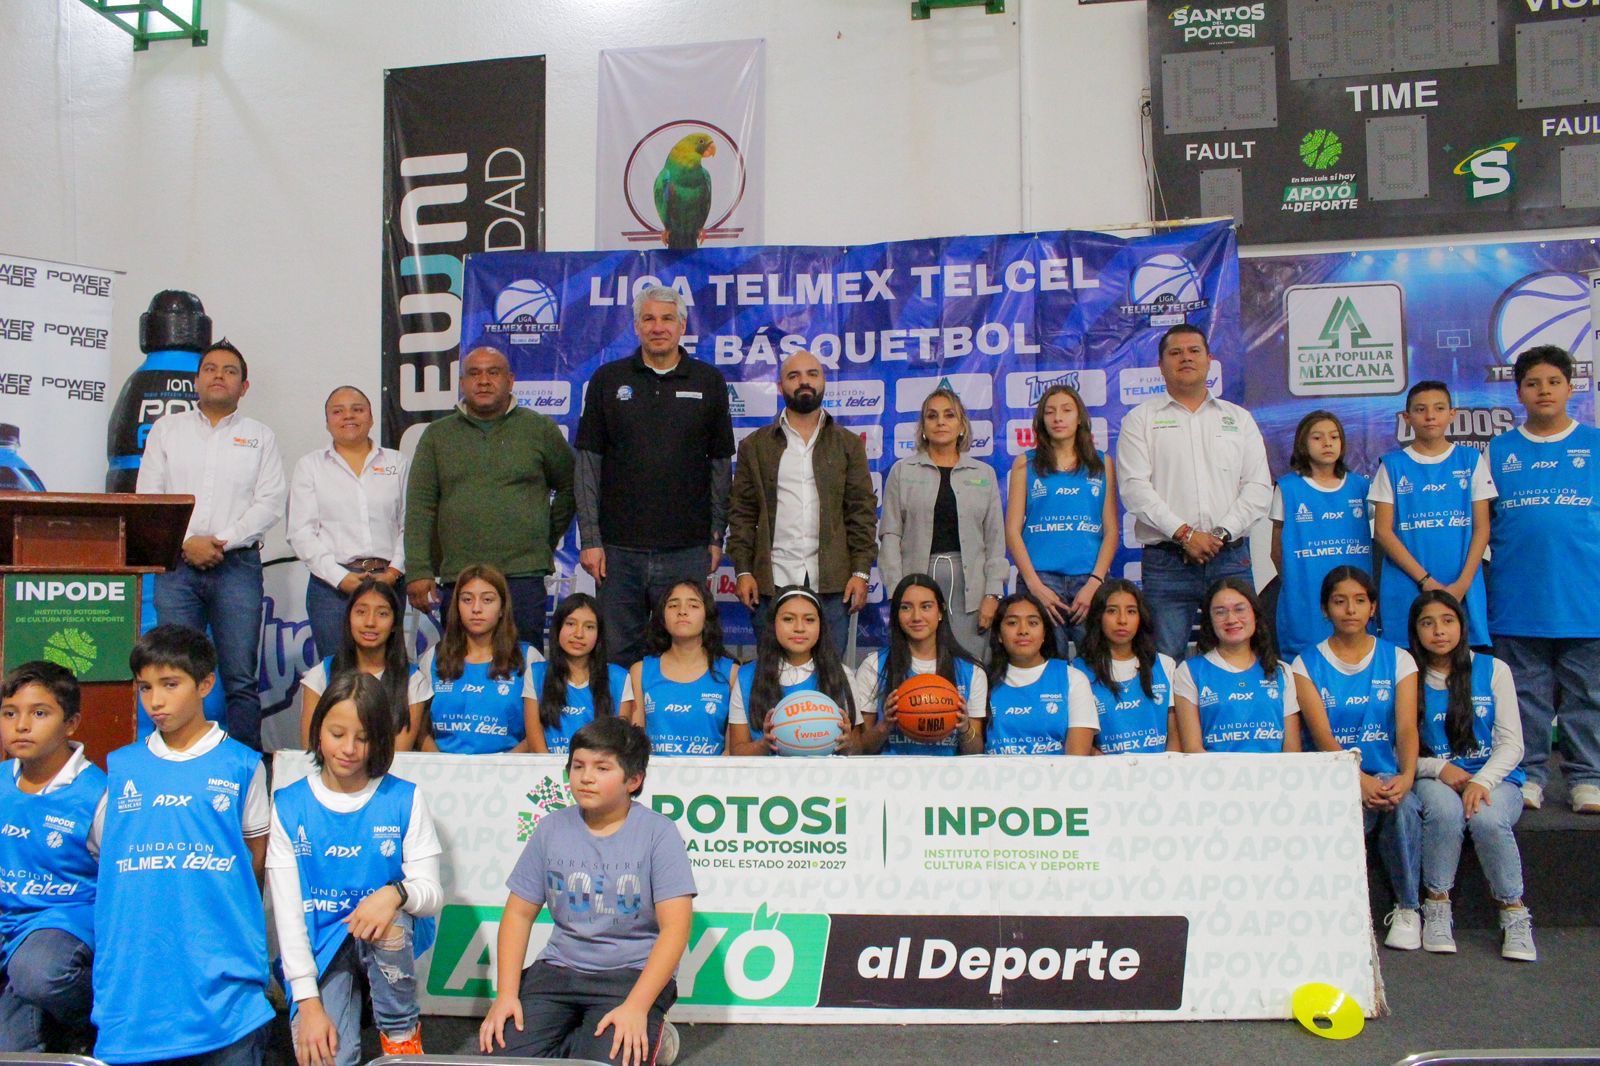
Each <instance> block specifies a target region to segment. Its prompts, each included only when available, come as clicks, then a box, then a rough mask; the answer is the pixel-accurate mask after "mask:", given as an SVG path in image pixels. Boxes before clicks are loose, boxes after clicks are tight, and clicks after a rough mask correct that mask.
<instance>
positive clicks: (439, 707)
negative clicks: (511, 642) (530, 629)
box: [428, 642, 528, 755]
mask: <svg viewBox="0 0 1600 1066" xmlns="http://www.w3.org/2000/svg"><path fill="white" fill-rule="evenodd" d="M527 657H528V645H526V644H524V643H521V642H518V644H517V667H516V670H515V672H514V673H513V674H512V675H511V676H510V677H490V676H489V668H490V667H491V666H492V665H493V664H492V663H463V664H462V665H461V676H460V677H458V678H456V679H455V680H453V681H441V680H440V679H439V660H438V657H437V653H435V656H434V658H433V659H432V660H431V663H430V666H429V672H430V675H431V676H430V677H429V681H430V682H432V684H433V703H432V704H431V705H430V706H429V708H428V717H429V719H431V720H432V722H433V742H434V743H435V744H437V745H439V750H440V751H443V752H449V753H450V754H451V755H494V754H496V753H497V752H502V751H510V750H511V749H512V748H514V747H516V746H517V745H518V744H521V743H522V742H523V741H524V740H525V739H527V736H528V725H527V719H526V718H525V717H524V716H523V713H522V711H523V709H522V675H523V664H524V663H525V662H527Z"/></svg>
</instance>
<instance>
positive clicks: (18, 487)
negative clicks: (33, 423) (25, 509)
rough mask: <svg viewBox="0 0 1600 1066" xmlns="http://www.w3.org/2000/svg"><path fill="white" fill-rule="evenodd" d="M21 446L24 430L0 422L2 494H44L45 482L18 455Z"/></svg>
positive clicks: (0, 484)
mask: <svg viewBox="0 0 1600 1066" xmlns="http://www.w3.org/2000/svg"><path fill="white" fill-rule="evenodd" d="M21 444H22V430H20V429H18V428H17V427H16V426H13V425H12V424H11V423H10V422H0V492H43V491H44V482H42V481H40V480H39V475H38V474H35V473H34V472H33V467H31V466H29V465H28V464H27V462H26V461H25V460H24V459H23V458H22V456H20V455H18V454H17V448H18V447H19V446H20V445H21Z"/></svg>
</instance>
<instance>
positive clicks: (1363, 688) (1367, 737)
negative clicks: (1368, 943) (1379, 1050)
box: [1294, 566, 1422, 951]
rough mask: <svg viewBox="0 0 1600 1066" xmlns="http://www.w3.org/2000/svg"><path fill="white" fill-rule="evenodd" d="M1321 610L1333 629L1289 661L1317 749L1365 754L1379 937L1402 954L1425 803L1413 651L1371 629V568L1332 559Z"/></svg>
mask: <svg viewBox="0 0 1600 1066" xmlns="http://www.w3.org/2000/svg"><path fill="white" fill-rule="evenodd" d="M1321 591H1322V597H1321V598H1322V612H1323V614H1324V615H1325V616H1326V617H1327V619H1328V621H1329V622H1330V623H1331V624H1332V625H1333V634H1332V635H1331V636H1330V637H1328V639H1326V640H1324V641H1322V642H1320V643H1319V644H1317V645H1316V646H1314V647H1311V648H1307V649H1306V651H1305V653H1304V654H1302V655H1301V656H1300V657H1299V658H1297V659H1295V661H1294V678H1295V695H1296V698H1297V699H1298V701H1299V704H1300V715H1301V718H1302V720H1303V721H1304V722H1305V725H1306V730H1307V732H1309V733H1310V734H1311V739H1312V741H1313V742H1314V743H1315V744H1316V746H1317V747H1318V748H1319V749H1321V750H1323V751H1340V750H1343V749H1351V750H1355V751H1359V752H1360V753H1361V806H1362V818H1363V822H1364V824H1365V829H1366V831H1367V832H1368V833H1369V834H1370V833H1373V832H1376V833H1377V834H1378V855H1379V857H1380V858H1382V860H1383V865H1384V867H1385V868H1386V869H1387V870H1388V871H1389V882H1390V884H1391V886H1392V887H1393V888H1394V894H1395V907H1394V910H1393V911H1391V912H1390V914H1389V917H1388V918H1386V919H1385V921H1384V924H1385V925H1387V926H1389V935H1388V937H1387V938H1386V939H1385V943H1386V944H1388V946H1389V947H1391V948H1399V949H1400V950H1403V951H1411V950H1415V949H1416V948H1417V947H1419V946H1421V944H1422V920H1421V918H1420V917H1419V916H1418V913H1417V912H1418V904H1417V879H1418V877H1419V871H1420V868H1421V865H1422V851H1421V849H1422V844H1421V839H1422V808H1421V805H1420V804H1419V802H1418V800H1417V794H1416V793H1415V792H1414V791H1412V783H1413V782H1414V781H1415V780H1416V772H1417V680H1416V677H1417V665H1416V661H1415V660H1413V659H1412V657H1411V655H1410V653H1409V652H1407V651H1405V650H1403V649H1401V648H1398V647H1396V646H1395V645H1393V644H1391V643H1389V642H1388V641H1387V640H1382V639H1380V638H1378V637H1375V636H1373V635H1372V634H1371V633H1369V632H1367V627H1368V626H1369V625H1371V624H1372V616H1373V613H1374V612H1375V611H1376V610H1377V607H1378V603H1377V589H1376V588H1375V587H1374V585H1373V583H1372V575H1371V574H1369V573H1367V571H1366V570H1364V569H1362V568H1361V567H1358V566H1336V567H1334V568H1333V569H1332V570H1329V571H1328V573H1327V575H1326V576H1324V577H1323V579H1322V590H1321Z"/></svg>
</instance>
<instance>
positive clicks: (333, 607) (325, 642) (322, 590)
mask: <svg viewBox="0 0 1600 1066" xmlns="http://www.w3.org/2000/svg"><path fill="white" fill-rule="evenodd" d="M401 587H402V588H403V587H404V586H401ZM347 602H348V601H347V600H346V599H345V595H344V593H342V592H340V591H339V590H338V589H336V588H334V587H333V586H332V585H330V584H328V583H327V582H326V581H324V580H322V579H321V578H320V577H315V576H313V577H312V578H311V579H310V580H309V581H307V582H306V620H307V621H309V622H310V623H311V641H312V643H313V644H315V645H316V648H317V658H318V659H326V658H327V657H328V656H330V655H337V654H339V645H340V643H342V642H343V640H344V615H345V608H346V605H347Z"/></svg>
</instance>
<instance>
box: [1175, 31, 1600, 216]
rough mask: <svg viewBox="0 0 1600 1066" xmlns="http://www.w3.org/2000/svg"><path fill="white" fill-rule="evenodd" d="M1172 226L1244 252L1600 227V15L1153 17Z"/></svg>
mask: <svg viewBox="0 0 1600 1066" xmlns="http://www.w3.org/2000/svg"><path fill="white" fill-rule="evenodd" d="M1148 10H1149V41H1150V87H1151V104H1152V112H1151V129H1152V134H1153V140H1154V142H1155V167H1156V175H1157V177H1158V179H1159V181H1160V188H1161V193H1162V195H1163V197H1164V200H1165V212H1166V214H1167V215H1168V216H1169V217H1172V218H1183V217H1191V218H1192V217H1202V216H1212V215H1231V216H1233V217H1234V218H1235V219H1237V220H1238V221H1239V239H1240V242H1241V243H1250V244H1271V243H1280V242H1285V241H1320V240H1339V239H1350V238H1357V237H1393V236H1401V235H1413V234H1440V235H1443V234H1452V233H1471V232H1481V231H1493V230H1521V229H1549V228H1555V227H1564V226H1589V225H1600V0H1256V2H1253V3H1252V2H1245V3H1225V2H1220V0H1192V2H1179V0H1149V3H1148Z"/></svg>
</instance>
